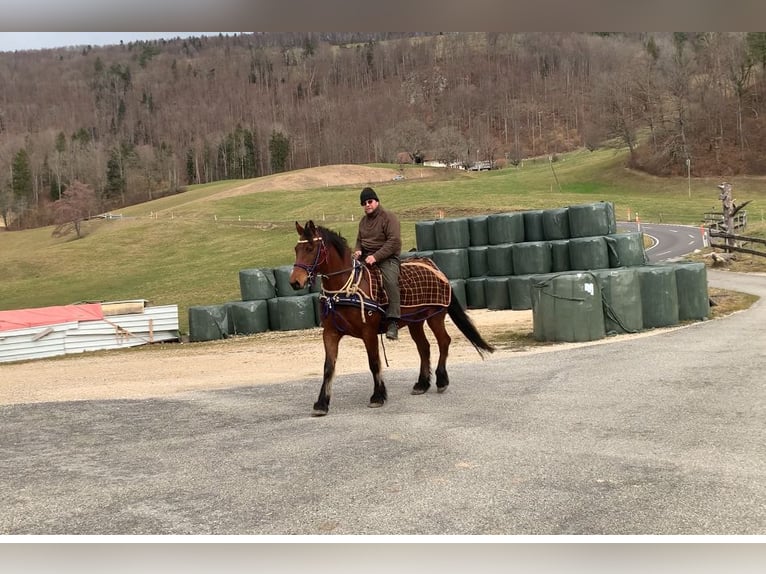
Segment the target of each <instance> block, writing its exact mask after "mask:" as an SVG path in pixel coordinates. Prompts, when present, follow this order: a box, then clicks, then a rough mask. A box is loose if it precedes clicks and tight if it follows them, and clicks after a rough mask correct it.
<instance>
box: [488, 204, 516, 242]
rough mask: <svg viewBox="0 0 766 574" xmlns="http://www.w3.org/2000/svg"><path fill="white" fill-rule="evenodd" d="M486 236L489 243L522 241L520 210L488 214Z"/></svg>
mask: <svg viewBox="0 0 766 574" xmlns="http://www.w3.org/2000/svg"><path fill="white" fill-rule="evenodd" d="M487 237H488V239H489V244H490V245H500V244H502V243H521V242H522V241H524V216H523V215H522V214H521V212H514V213H492V214H490V215H488V216H487Z"/></svg>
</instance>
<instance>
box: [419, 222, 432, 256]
mask: <svg viewBox="0 0 766 574" xmlns="http://www.w3.org/2000/svg"><path fill="white" fill-rule="evenodd" d="M435 223H436V222H435V221H418V222H416V223H415V245H416V246H417V248H418V251H433V250H434V249H436V236H435V235H434V224H435Z"/></svg>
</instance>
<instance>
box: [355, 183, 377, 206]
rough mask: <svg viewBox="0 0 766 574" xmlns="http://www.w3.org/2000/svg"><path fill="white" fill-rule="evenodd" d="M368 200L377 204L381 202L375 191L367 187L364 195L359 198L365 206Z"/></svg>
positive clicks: (363, 191) (363, 192)
mask: <svg viewBox="0 0 766 574" xmlns="http://www.w3.org/2000/svg"><path fill="white" fill-rule="evenodd" d="M368 199H374V200H375V201H377V202H380V200H379V199H378V195H377V194H376V193H375V190H373V189H372V188H371V187H365V188H364V189H363V190H362V194H361V195H360V196H359V201H360V202H361V204H362V205H364V204H365V203H366V202H367V200H368Z"/></svg>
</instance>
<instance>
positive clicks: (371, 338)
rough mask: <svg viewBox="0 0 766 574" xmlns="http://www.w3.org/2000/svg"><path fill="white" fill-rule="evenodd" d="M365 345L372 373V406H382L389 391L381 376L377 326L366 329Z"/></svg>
mask: <svg viewBox="0 0 766 574" xmlns="http://www.w3.org/2000/svg"><path fill="white" fill-rule="evenodd" d="M362 340H363V341H364V347H365V349H367V361H368V363H369V365H370V372H371V373H372V384H373V389H372V396H371V397H370V404H369V406H370V407H371V408H377V407H382V406H383V405H384V404H385V402H386V400H388V393H387V392H386V385H385V383H384V382H383V377H382V376H381V373H380V370H381V364H380V351H379V349H378V339H377V328H373V327H369V328H367V329H365V331H364V336H363V337H362Z"/></svg>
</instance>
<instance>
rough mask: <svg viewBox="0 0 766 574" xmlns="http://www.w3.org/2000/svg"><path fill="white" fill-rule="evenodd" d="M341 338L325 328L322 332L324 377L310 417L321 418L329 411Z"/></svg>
mask: <svg viewBox="0 0 766 574" xmlns="http://www.w3.org/2000/svg"><path fill="white" fill-rule="evenodd" d="M342 337H343V335H342V334H341V333H339V332H338V331H337V330H336V329H333V328H327V327H325V329H324V331H322V341H323V342H324V375H323V378H322V388H321V389H320V390H319V398H318V399H317V402H315V403H314V410H313V411H312V413H311V415H312V416H315V417H323V416H324V415H326V414H327V411H328V410H329V409H330V396H331V395H332V381H333V379H334V378H335V363H336V362H337V360H338V345H339V344H340V340H341V338H342Z"/></svg>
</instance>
